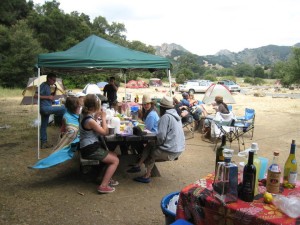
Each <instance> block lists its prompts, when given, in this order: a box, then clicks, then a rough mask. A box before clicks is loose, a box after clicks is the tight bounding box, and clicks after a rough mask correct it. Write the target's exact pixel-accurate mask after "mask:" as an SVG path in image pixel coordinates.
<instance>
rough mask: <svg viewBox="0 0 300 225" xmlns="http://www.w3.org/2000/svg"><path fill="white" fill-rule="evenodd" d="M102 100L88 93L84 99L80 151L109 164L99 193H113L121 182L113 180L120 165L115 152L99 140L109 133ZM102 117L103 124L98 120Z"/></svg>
mask: <svg viewBox="0 0 300 225" xmlns="http://www.w3.org/2000/svg"><path fill="white" fill-rule="evenodd" d="M100 106H101V103H100V100H99V99H98V97H97V95H94V94H88V95H87V96H86V97H85V100H84V106H83V108H82V113H81V115H80V120H79V128H80V152H81V156H82V158H83V159H94V160H99V161H101V162H103V163H105V164H107V169H106V171H105V174H104V176H103V179H102V182H101V184H100V185H99V187H98V189H97V190H98V192H99V193H111V192H114V191H115V188H114V187H112V186H116V185H118V184H119V182H117V181H114V180H112V176H113V174H114V173H115V171H116V169H117V167H118V165H119V158H118V157H117V154H116V153H114V152H110V151H108V150H107V149H106V148H105V147H103V143H101V142H100V141H99V135H106V134H108V129H107V124H106V113H105V112H103V111H100ZM99 117H100V118H101V119H102V126H101V125H100V124H99V123H98V122H97V119H98V118H99Z"/></svg>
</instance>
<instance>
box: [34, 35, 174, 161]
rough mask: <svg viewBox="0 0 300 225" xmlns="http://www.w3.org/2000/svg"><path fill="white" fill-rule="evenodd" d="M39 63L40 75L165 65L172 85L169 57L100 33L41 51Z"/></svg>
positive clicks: (152, 69)
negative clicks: (46, 71)
mask: <svg viewBox="0 0 300 225" xmlns="http://www.w3.org/2000/svg"><path fill="white" fill-rule="evenodd" d="M37 67H38V76H40V71H41V69H50V70H60V71H74V70H80V71H83V70H84V71H89V70H90V71H93V70H96V71H102V70H106V69H107V70H110V69H118V70H120V71H121V72H122V73H124V72H126V71H130V70H136V69H139V70H145V69H147V70H149V71H155V70H159V69H165V70H166V71H167V74H168V77H169V85H170V90H171V67H172V64H171V62H170V61H169V60H168V59H166V58H164V57H160V56H156V55H152V54H148V53H144V52H140V51H135V50H131V49H128V48H125V47H122V46H120V45H117V44H114V43H112V42H110V41H107V40H105V39H103V38H100V37H98V36H96V35H91V36H89V37H88V38H86V39H85V40H83V41H82V42H80V43H78V44H76V45H75V46H73V47H71V48H70V49H68V50H66V51H61V52H53V53H45V54H39V55H38V63H37ZM125 82H126V76H125ZM39 92H40V91H39ZM125 94H126V90H125ZM170 94H171V93H170ZM39 104H40V102H39V98H38V105H39ZM39 116H40V112H39V110H38V117H39ZM38 139H39V130H38ZM39 145H40V143H39V141H38V158H39V147H40V146H39Z"/></svg>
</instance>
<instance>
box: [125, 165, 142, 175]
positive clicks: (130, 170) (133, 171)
mask: <svg viewBox="0 0 300 225" xmlns="http://www.w3.org/2000/svg"><path fill="white" fill-rule="evenodd" d="M138 172H141V168H140V167H139V166H133V167H131V168H130V169H128V170H127V173H138Z"/></svg>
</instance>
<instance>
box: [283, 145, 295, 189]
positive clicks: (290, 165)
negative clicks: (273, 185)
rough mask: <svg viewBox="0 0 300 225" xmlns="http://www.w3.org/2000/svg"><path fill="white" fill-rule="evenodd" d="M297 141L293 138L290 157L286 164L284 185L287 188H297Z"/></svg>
mask: <svg viewBox="0 0 300 225" xmlns="http://www.w3.org/2000/svg"><path fill="white" fill-rule="evenodd" d="M295 151H296V141H295V140H292V144H291V149H290V154H289V157H288V158H287V160H286V162H285V164H284V172H283V185H284V187H287V188H295V187H296V182H297V161H296V155H295Z"/></svg>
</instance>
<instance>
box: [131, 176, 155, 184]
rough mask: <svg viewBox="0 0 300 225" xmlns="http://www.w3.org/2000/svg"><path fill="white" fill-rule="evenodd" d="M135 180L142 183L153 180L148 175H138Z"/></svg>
mask: <svg viewBox="0 0 300 225" xmlns="http://www.w3.org/2000/svg"><path fill="white" fill-rule="evenodd" d="M133 180H134V181H137V182H141V183H150V181H151V180H150V178H146V177H136V178H134V179H133Z"/></svg>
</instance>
